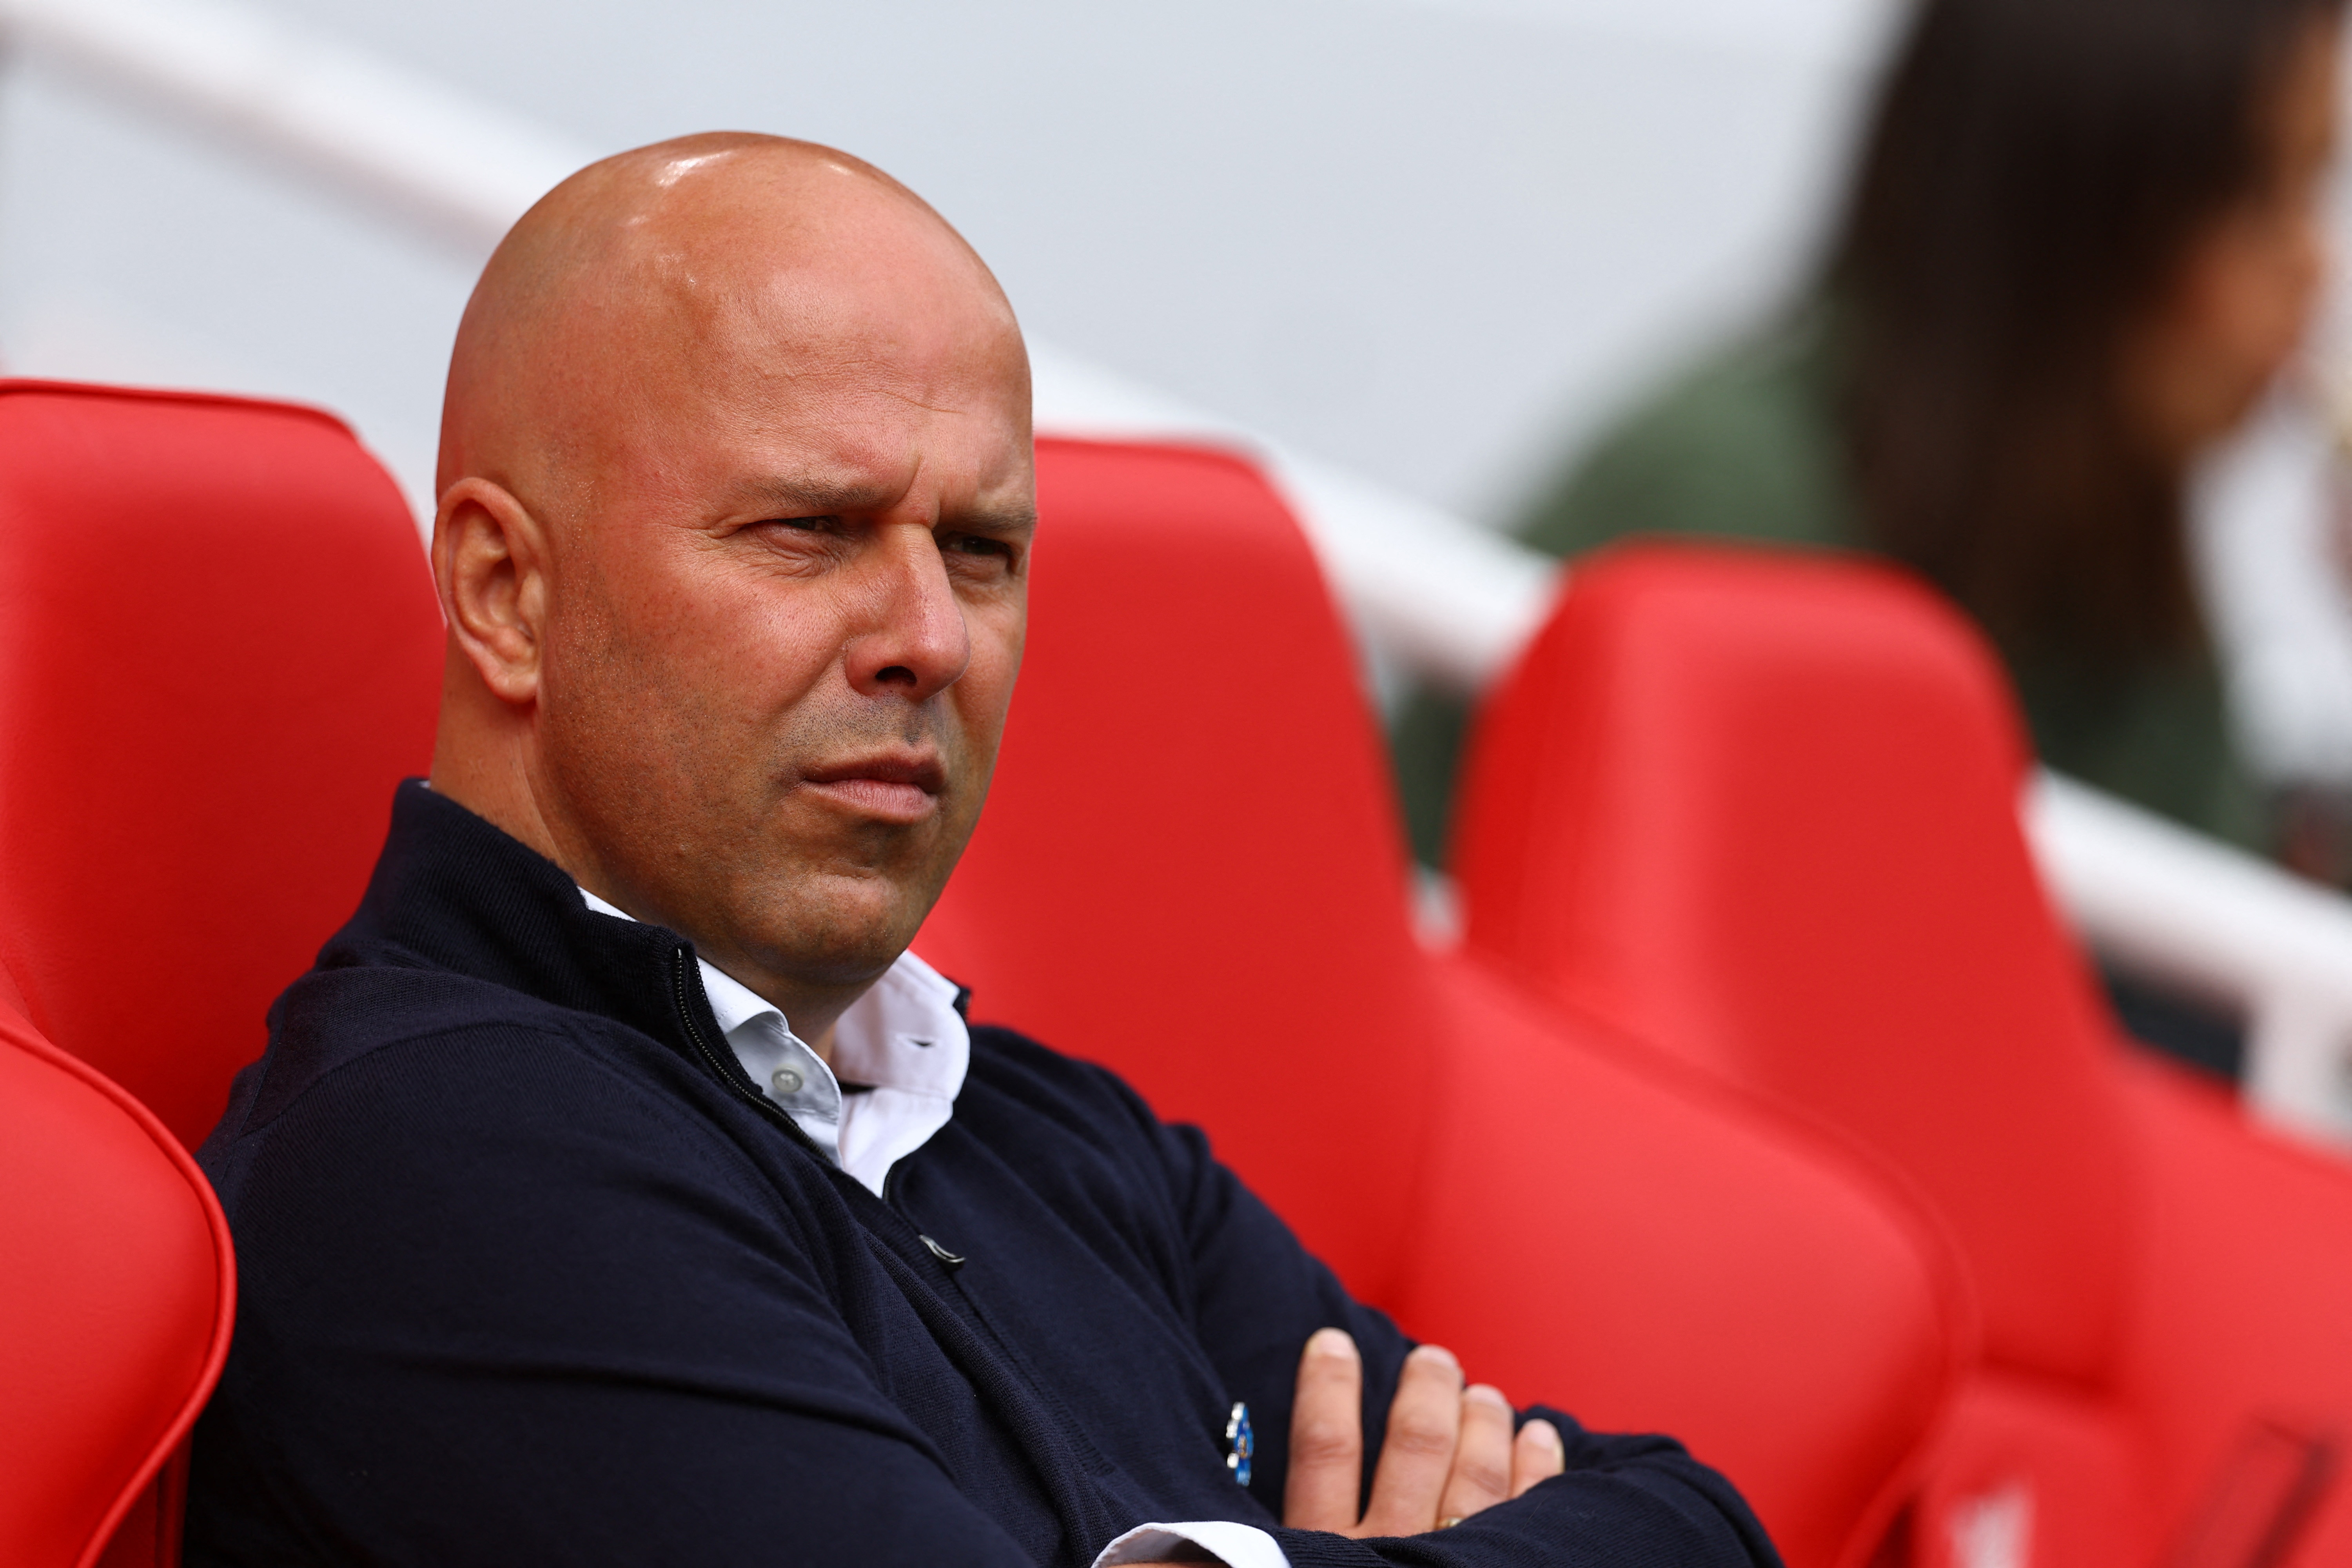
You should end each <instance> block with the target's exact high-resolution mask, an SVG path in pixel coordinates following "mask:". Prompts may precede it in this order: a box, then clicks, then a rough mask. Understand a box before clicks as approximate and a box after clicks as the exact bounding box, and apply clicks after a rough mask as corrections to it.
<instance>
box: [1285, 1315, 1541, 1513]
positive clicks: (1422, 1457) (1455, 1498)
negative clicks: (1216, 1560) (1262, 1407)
mask: <svg viewBox="0 0 2352 1568" xmlns="http://www.w3.org/2000/svg"><path fill="white" fill-rule="evenodd" d="M1363 1405H1364V1364H1363V1360H1362V1358H1361V1357H1360V1355H1359V1354H1358V1353H1357V1351H1356V1342H1355V1341H1354V1340H1352V1339H1350V1338H1349V1336H1348V1335H1347V1333H1346V1332H1344V1331H1341V1330H1339V1329H1322V1330H1319V1331H1317V1332H1316V1333H1315V1335H1314V1336H1313V1337H1312V1338H1310V1339H1308V1340H1307V1351H1306V1353H1305V1354H1303V1355H1302V1356H1300V1357H1299V1361H1298V1398H1297V1405H1295V1406H1294V1407H1293V1408H1292V1411H1291V1415H1290V1479H1289V1482H1288V1484H1287V1486H1286V1488H1285V1489H1284V1491H1283V1500H1282V1522H1283V1523H1285V1524H1286V1525H1288V1526H1289V1527H1290V1528H1292V1529H1293V1530H1328V1531H1334V1532H1336V1533H1338V1534H1340V1535H1350V1536H1358V1537H1361V1536H1367V1535H1419V1534H1421V1533H1423V1531H1431V1530H1443V1529H1444V1528H1446V1527H1447V1526H1449V1525H1454V1524H1459V1523H1460V1522H1461V1521H1464V1520H1465V1519H1467V1518H1469V1517H1470V1516H1471V1515H1472V1514H1474V1513H1476V1512H1477V1511H1478V1510H1481V1509H1483V1508H1487V1507H1491V1506H1492V1505H1494V1504H1496V1503H1498V1502H1501V1501H1502V1500H1504V1499H1506V1498H1515V1497H1517V1496H1518V1495H1519V1494H1520V1493H1521V1492H1523V1491H1525V1490H1527V1489H1528V1488H1529V1487H1531V1486H1533V1485H1535V1484H1536V1483H1537V1482H1538V1481H1539V1480H1542V1479H1545V1478H1546V1477H1547V1476H1556V1475H1558V1474H1559V1473H1560V1471H1561V1470H1562V1469H1563V1468H1566V1465H1567V1456H1566V1454H1565V1451H1564V1450H1563V1449H1562V1447H1561V1446H1560V1439H1559V1430H1558V1429H1557V1428H1556V1427H1554V1426H1552V1424H1551V1423H1550V1422H1549V1421H1543V1420H1536V1421H1530V1422H1528V1424H1527V1425H1526V1426H1522V1427H1520V1428H1519V1432H1518V1436H1517V1437H1516V1438H1514V1437H1513V1436H1512V1435H1511V1405H1510V1402H1509V1401H1508V1400H1507V1399H1505V1398H1504V1397H1503V1395H1502V1394H1501V1392H1500V1391H1499V1390H1497V1389H1495V1388H1493V1387H1490V1386H1489V1385H1487V1384H1483V1383H1482V1384H1474V1385H1473V1386H1471V1387H1469V1388H1467V1389H1465V1388H1464V1387H1463V1386H1462V1363H1459V1362H1457V1361H1455V1360H1454V1357H1453V1355H1452V1353H1451V1352H1446V1351H1443V1350H1440V1349H1439V1348H1438V1347H1437V1346H1435V1345H1423V1346H1421V1347H1420V1348H1419V1349H1417V1350H1415V1351H1414V1352H1412V1354H1411V1355H1409V1356H1407V1357H1406V1358H1405V1363H1404V1373H1403V1375H1402V1377H1401V1378H1399V1379H1398V1382H1397V1392H1396V1400H1395V1402H1394V1403H1393V1404H1391V1405H1390V1406H1389V1426H1388V1436H1387V1438H1386V1440H1385V1441H1384V1442H1383V1443H1382V1444H1381V1463H1380V1468H1378V1469H1377V1470H1375V1471H1373V1473H1372V1503H1371V1507H1370V1508H1369V1509H1368V1510H1365V1512H1364V1515H1363V1517H1362V1518H1361V1519H1359V1518H1357V1517H1356V1497H1357V1494H1358V1492H1359V1491H1360V1489H1361V1486H1362V1481H1363V1471H1364V1424H1363V1420H1364V1418H1363Z"/></svg>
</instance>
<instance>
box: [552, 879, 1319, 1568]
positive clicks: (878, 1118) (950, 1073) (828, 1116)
mask: <svg viewBox="0 0 2352 1568" xmlns="http://www.w3.org/2000/svg"><path fill="white" fill-rule="evenodd" d="M580 896H581V898H583V899H584V900H587V904H588V907H589V908H590V909H592V910H595V911H596V912H597V913H598V914H603V915H611V916H612V917H614V919H615V920H624V921H625V920H633V919H635V917H634V916H632V915H630V914H629V913H627V912H626V911H625V910H620V909H616V908H614V906H613V905H611V904H609V903H606V902H605V901H604V900H602V899H600V898H598V897H597V896H596V895H595V894H593V893H592V892H590V891H589V890H588V889H585V888H583V889H580ZM696 962H697V963H698V964H699V965H700V966H701V970H702V990H703V994H705V995H707V996H709V998H710V1011H711V1012H712V1014H713V1015H715V1016H717V1018H718V1019H719V1033H720V1034H722V1035H724V1036H726V1037H727V1044H728V1045H729V1047H731V1048H732V1049H733V1050H734V1052H735V1059H736V1060H737V1061H740V1062H741V1063H742V1064H743V1070H744V1071H745V1072H747V1073H749V1074H750V1075H751V1081H752V1082H753V1083H755V1084H758V1085H759V1086H760V1089H761V1092H762V1093H764V1094H765V1095H767V1097H768V1098H769V1099H770V1100H774V1101H775V1102H776V1103H777V1104H778V1105H780V1106H782V1107H783V1109H784V1113H785V1114H786V1115H788V1116H790V1117H791V1118H792V1119H793V1123H794V1124H795V1125H797V1126H798V1127H799V1128H800V1130H801V1131H803V1132H805V1133H807V1134H808V1135H809V1141H810V1142H813V1143H814V1144H815V1145H816V1146H817V1148H818V1149H819V1150H821V1151H823V1152H824V1154H825V1155H826V1156H827V1157H828V1158H829V1159H831V1160H832V1161H833V1163H835V1164H836V1165H838V1166H840V1167H841V1169H842V1170H843V1171H844V1172H845V1173H847V1174H849V1175H850V1176H851V1177H853V1178H855V1179H856V1182H857V1183H858V1184H859V1185H861V1186H863V1187H865V1188H866V1191H868V1192H870V1193H872V1194H875V1195H876V1196H877V1197H879V1196H881V1195H882V1184H883V1183H884V1182H885V1181H886V1180H887V1179H888V1177H889V1174H890V1167H891V1166H893V1165H895V1164H897V1163H898V1162H899V1161H901V1160H903V1159H905V1158H906V1157H907V1156H908V1155H909V1154H911V1153H913V1152H915V1151H916V1150H918V1149H919V1148H921V1147H922V1146H923V1145H924V1144H926V1143H928V1142H930V1141H931V1135H932V1134H933V1133H935V1132H937V1131H939V1130H940V1128H942V1127H945V1126H946V1125H947V1124H948V1121H949V1120H950V1118H952V1117H953V1116H954V1115H955V1099H956V1096H957V1095H958V1094H959V1093H961V1091H962V1089H963V1079H964V1073H965V1070H966V1069H967V1068H970V1067H971V1031H970V1030H969V1029H968V1028H966V1027H965V1026H964V1021H963V1015H962V1014H961V1013H958V1012H957V1011H956V1009H955V999H956V987H955V985H954V984H953V983H952V982H950V981H949V980H948V979H947V978H946V977H944V976H943V975H941V974H940V972H939V971H938V970H936V969H933V968H932V967H931V966H930V965H929V964H928V963H924V962H923V961H922V960H921V959H919V958H917V957H916V956H915V955H914V954H913V953H912V952H902V953H900V954H899V955H898V962H897V963H893V964H892V965H891V966H890V967H889V968H888V969H887V970H886V971H884V972H883V975H882V978H881V979H879V980H877V981H876V982H875V983H874V984H873V985H872V986H870V987H869V988H868V989H867V990H866V994H864V995H863V996H860V997H859V998H858V999H857V1000H856V1001H855V1002H852V1003H851V1004H850V1005H849V1006H848V1008H847V1009H846V1010H845V1011H844V1012H843V1014H842V1015H841V1018H840V1021H839V1022H838V1023H836V1024H835V1025H834V1026H833V1061H834V1065H833V1066H828V1065H827V1064H826V1062H825V1059H824V1058H823V1057H821V1056H819V1055H817V1054H816V1052H815V1051H814V1050H812V1049H810V1048H809V1047H808V1045H807V1044H806V1043H805V1042H804V1041H803V1040H802V1039H801V1037H799V1036H797V1035H795V1034H793V1030H792V1026H791V1025H790V1024H788V1023H787V1022H785V1020H784V1015H783V1011H782V1009H781V1008H779V1007H778V1006H777V1005H775V1004H774V1003H772V1002H770V1001H769V1000H768V999H767V998H765V997H763V996H761V994H759V993H758V992H756V991H754V990H752V989H751V987H750V986H748V985H746V984H743V983H742V982H741V981H740V980H738V979H736V978H735V977H734V976H733V975H731V974H729V973H725V972H724V971H722V970H719V969H716V968H714V967H712V965H711V963H710V961H709V960H708V959H703V958H698V959H697V960H696ZM835 1068H838V1072H837V1073H836V1070H835ZM843 1079H847V1080H848V1081H849V1083H850V1084H852V1085H854V1086H856V1087H855V1088H854V1089H852V1091H851V1092H848V1093H844V1092H843V1090H842V1081H843ZM1180 1542H1190V1543H1191V1544H1192V1545H1193V1546H1196V1547H1198V1548H1200V1549H1201V1550H1202V1551H1203V1552H1209V1553H1211V1554H1212V1555H1213V1556H1214V1557H1215V1558H1216V1559H1217V1560H1218V1561H1220V1562H1222V1563H1225V1564H1226V1568H1290V1559H1289V1558H1288V1557H1287V1556H1286V1555H1285V1554H1284V1552H1283V1550H1282V1548H1281V1547H1280V1546H1278V1545H1276V1542H1275V1539H1274V1537H1273V1536H1271V1535H1268V1534H1267V1533H1266V1532H1265V1531H1263V1530H1260V1529H1258V1528H1257V1527H1256V1526H1255V1525H1250V1524H1236V1523H1234V1522H1232V1521H1228V1520H1215V1519H1213V1520H1194V1521H1189V1522H1185V1523H1181V1524H1160V1523H1152V1524H1139V1525H1137V1526H1136V1527H1135V1528H1134V1529H1132V1530H1130V1531H1128V1532H1127V1533H1126V1534H1124V1535H1122V1536H1120V1537H1119V1538H1118V1540H1116V1541H1114V1542H1111V1543H1110V1544H1109V1545H1108V1546H1106V1547H1104V1548H1103V1549H1102V1551H1101V1552H1099V1553H1098V1554H1097V1556H1096V1558H1095V1561H1094V1568H1117V1565H1118V1564H1119V1563H1149V1562H1151V1561H1153V1560H1155V1559H1157V1558H1160V1557H1165V1556H1166V1555H1167V1554H1168V1553H1169V1552H1171V1551H1173V1550H1174V1549H1175V1548H1176V1547H1177V1545H1178V1544H1179V1543H1180Z"/></svg>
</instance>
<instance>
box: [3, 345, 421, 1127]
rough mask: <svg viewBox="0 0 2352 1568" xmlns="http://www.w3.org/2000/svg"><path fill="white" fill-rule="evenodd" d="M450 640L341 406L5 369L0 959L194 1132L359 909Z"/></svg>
mask: <svg viewBox="0 0 2352 1568" xmlns="http://www.w3.org/2000/svg"><path fill="white" fill-rule="evenodd" d="M441 647H442V638H441V626H440V616H439V612H438V610H437V608H436V605H435V602H434V596H433V590H432V581H431V577H430V574H429V573H428V571H427V569H426V566H425V558H424V552H423V551H422V549H421V548H420V547H419V543H418V540H417V535H416V531H415V524H414V523H413V522H412V521H411V520H410V518H409V514H408V510H407V507H406V505H405V504H404V502H403V501H402V500H401V498H400V496H399V494H398V492H397V491H396V490H395V489H394V486H393V483H392V480H391V479H389V478H388V477H387V476H386V475H385V473H384V471H383V468H382V467H381V466H380V465H378V464H377V463H376V461H375V459H374V458H372V457H370V456H369V455H368V454H367V453H366V451H364V450H363V449H362V447H360V445H359V443H358V442H357V441H355V440H354V439H352V435H351V433H350V431H349V430H347V429H346V428H345V427H344V426H342V425H341V423H340V422H338V421H337V420H335V419H334V418H333V417H332V416H329V415H326V414H322V413H320V412H318V411H317V410H313V409H308V408H299V407H293V406H289V405H279V404H268V403H256V402H250V401H247V400H243V399H236V398H225V397H210V396H203V395H182V394H170V393H145V392H133V391H122V390H117V389H111V388H105V387H90V386H77V385H63V384H45V383H27V382H13V383H10V382H0V735H5V737H6V738H7V743H6V744H5V746H0V969H5V976H6V978H7V979H9V980H11V981H13V983H14V984H15V987H16V990H17V991H18V992H20V993H21V994H22V997H23V1000H24V1003H25V1005H26V1011H27V1013H28V1014H29V1016H31V1018H32V1019H33V1021H34V1022H35V1023H36V1024H37V1025H38V1026H40V1028H41V1029H42V1031H43V1032H44V1033H45V1034H46V1035H47V1037H49V1038H50V1039H51V1040H52V1041H54V1042H55V1043H57V1044H58V1045H59V1046H61V1047H65V1048H66V1049H68V1050H70V1051H72V1052H74V1053H75V1054H76V1055H78V1056H80V1057H82V1058H84V1059H85V1060H87V1061H89V1062H91V1063H92V1064H94V1065H95V1066H97V1067H98V1068H100V1070H101V1071H103V1072H105V1073H106V1074H107V1075H108V1076H109V1077H110V1078H112V1079H115V1080H116V1081H117V1082H119V1083H121V1084H122V1085H123V1086H124V1087H125V1088H127V1089H130V1090H131V1092H132V1093H133V1094H135V1095H136V1096H137V1097H138V1098H139V1099H140V1100H142V1102H143V1103H144V1104H146V1105H147V1106H148V1107H149V1108H150V1109H151V1110H153V1111H154V1112H155V1113H156V1115H158V1116H159V1117H161V1118H162V1119H163V1123H164V1124H165V1125H166V1126H168V1127H169V1128H170V1129H171V1130H172V1131H173V1132H174V1133H175V1134H177V1135H178V1137H179V1138H180V1140H181V1141H182V1142H184V1143H186V1144H187V1145H189V1146H190V1147H192V1148H193V1147H194V1145H195V1144H196V1143H198V1142H201V1141H202V1140H203V1138H204V1136H205V1133H206V1132H208V1131H211V1128H212V1124H213V1122H214V1121H215V1120H217V1119H218V1117H219V1114H220V1110H221V1107H222V1105H223V1104H224V1103H225V1102H226V1097H227V1092H228V1080H229V1079H230V1078H231V1077H232V1076H233V1075H234V1073H235V1071H236V1068H239V1067H241V1066H243V1065H244V1064H245V1063H246V1062H247V1061H250V1060H251V1059H253V1058H255V1057H256V1056H257V1055H259V1054H260V1051H261V1047H262V1044H263V1040H264V1038H265V1029H264V1025H263V1016H264V1013H265V1012H266V1010H267V1009H268V1005H269V1003H270V1002H271V1000H272V999H273V998H274V997H275V996H276V995H277V994H278V992H279V991H280V990H281V989H283V988H284V987H285V986H286V984H288V983H289V982H290V981H291V980H292V979H293V978H294V977H295V976H296V975H298V974H299V973H301V972H302V971H303V970H304V969H306V968H308V967H309V966H310V958H311V955H312V954H313V953H314V952H316V951H317V949H318V946H319V944H320V942H322V941H324V940H325V938H326V937H327V936H328V935H329V934H330V933H331V932H332V931H334V930H335V928H336V927H337V926H339V925H341V923H342V921H344V919H345V918H346V917H348V915H349V914H350V912H351V910H352V908H353V907H354V906H355V905H356V904H357V902H358V900H359V894H360V890H361V889H362V887H363V886H364V885H365V882H366V879H367V873H368V869H369V868H370V867H371V866H372V865H373V863H374V858H375V854H376V850H377V849H378V847H380V846H381V844H382V840H383V827H384V825H385V823H386V821H387V820H388V813H389V809H390V802H391V799H392V789H393V785H394V783H395V782H396V781H397V780H398V779H399V778H401V777H402V776H403V775H404V774H409V773H419V772H422V771H424V768H425V763H426V762H427V760H428V758H429V756H430V752H431V746H432V733H433V721H434V715H435V712H436V709H437V706H438V702H439V699H440V679H439V670H440V658H441Z"/></svg>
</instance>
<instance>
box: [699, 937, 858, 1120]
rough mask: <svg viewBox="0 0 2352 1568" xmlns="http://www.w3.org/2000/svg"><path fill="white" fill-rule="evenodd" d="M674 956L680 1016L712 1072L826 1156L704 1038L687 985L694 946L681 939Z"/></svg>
mask: <svg viewBox="0 0 2352 1568" xmlns="http://www.w3.org/2000/svg"><path fill="white" fill-rule="evenodd" d="M672 958H673V960H674V962H673V963H671V966H670V985H671V989H672V990H673V991H674V992H675V993H676V994H677V1016H678V1020H679V1021H680V1022H681V1023H683V1024H684V1025H685V1026H686V1037H687V1038H688V1040H689V1041H691V1042H692V1043H693V1046H694V1048H695V1050H696V1051H697V1052H698V1053H699V1054H700V1056H701V1058H702V1059H703V1060H704V1061H705V1062H706V1063H708V1064H709V1068H710V1070H711V1072H712V1073H713V1074H714V1075H715V1076H716V1077H717V1078H718V1079H719V1082H720V1083H722V1084H724V1085H726V1086H727V1088H728V1089H729V1091H730V1092H731V1093H732V1094H733V1095H734V1096H735V1098H736V1099H738V1100H742V1101H744V1102H745V1103H746V1104H749V1105H751V1106H752V1107H754V1108H755V1109H757V1110H759V1111H760V1112H761V1114H762V1115H764V1116H765V1117H767V1119H768V1120H769V1121H772V1122H774V1123H775V1124H776V1125H777V1126H779V1127H781V1128H782V1129H783V1130H784V1132H785V1134H786V1135H787V1136H789V1137H790V1138H791V1139H792V1140H793V1142H796V1143H798V1144H800V1145H801V1147H803V1149H806V1150H807V1151H808V1152H810V1153H812V1154H814V1155H815V1156H816V1157H817V1158H818V1159H820V1160H822V1159H824V1150H822V1149H819V1148H818V1147H817V1146H816V1141H815V1140H814V1139H813V1138H811V1137H810V1136H809V1135H808V1134H807V1133H805V1132H803V1131H801V1127H800V1123H799V1122H797V1121H793V1119H792V1118H791V1117H789V1116H787V1115H785V1114H784V1108H783V1107H782V1106H781V1105H778V1104H777V1103H776V1102H775V1101H774V1100H770V1099H769V1098H768V1097H767V1096H766V1095H764V1094H761V1092H760V1091H759V1090H757V1089H751V1088H749V1087H747V1086H746V1085H744V1084H743V1083H741V1082H740V1081H739V1080H738V1079H737V1078H736V1076H735V1075H734V1074H733V1073H730V1072H729V1071H728V1070H727V1064H726V1063H725V1062H724V1061H723V1060H721V1059H720V1058H719V1053H718V1052H717V1051H716V1050H713V1049H712V1048H711V1045H710V1042H709V1040H707V1039H705V1038H703V1036H702V1026H700V1025H699V1024H697V1023H696V1022H695V1021H694V994H693V992H692V991H691V990H689V989H688V975H690V974H691V973H693V968H694V950H693V949H692V948H690V947H688V946H685V945H684V944H682V943H681V944H680V945H679V947H678V949H677V952H675V953H674V954H672Z"/></svg>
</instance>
